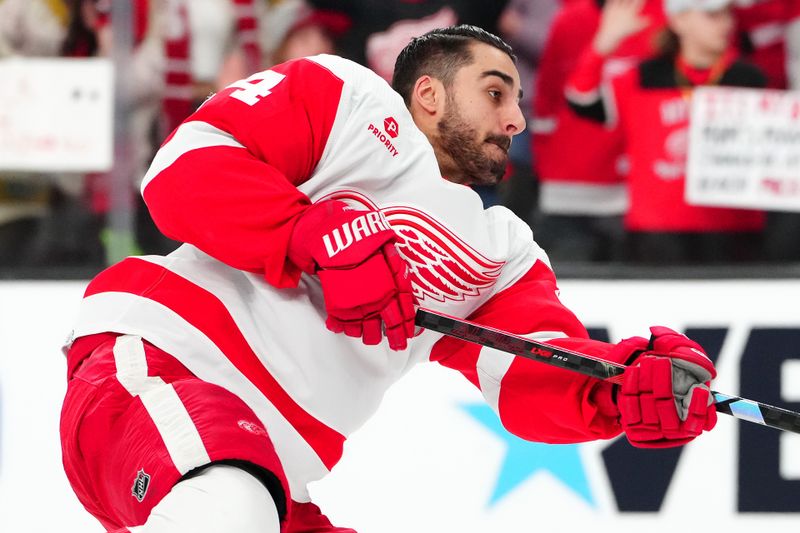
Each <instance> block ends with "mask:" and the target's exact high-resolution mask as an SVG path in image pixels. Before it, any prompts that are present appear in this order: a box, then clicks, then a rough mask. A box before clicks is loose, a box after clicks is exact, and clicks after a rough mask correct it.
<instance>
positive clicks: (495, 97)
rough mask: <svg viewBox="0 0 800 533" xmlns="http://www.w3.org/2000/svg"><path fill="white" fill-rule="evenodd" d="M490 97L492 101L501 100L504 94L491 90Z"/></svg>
mask: <svg viewBox="0 0 800 533" xmlns="http://www.w3.org/2000/svg"><path fill="white" fill-rule="evenodd" d="M489 96H490V97H491V98H492V100H499V99H500V98H501V97H502V96H503V93H502V92H500V91H498V90H495V89H491V90H490V91H489Z"/></svg>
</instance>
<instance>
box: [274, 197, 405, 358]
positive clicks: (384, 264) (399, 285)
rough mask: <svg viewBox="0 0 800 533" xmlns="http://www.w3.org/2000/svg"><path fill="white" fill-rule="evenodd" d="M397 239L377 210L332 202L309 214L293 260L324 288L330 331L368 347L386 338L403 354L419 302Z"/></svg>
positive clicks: (298, 230)
mask: <svg viewBox="0 0 800 533" xmlns="http://www.w3.org/2000/svg"><path fill="white" fill-rule="evenodd" d="M396 240H397V234H396V233H395V232H394V231H393V230H392V229H391V228H390V227H389V225H388V224H387V223H386V221H385V220H384V219H383V217H381V216H380V214H379V213H378V212H376V211H359V210H354V209H351V208H350V207H349V206H347V204H345V203H344V202H340V201H336V200H328V201H324V202H320V203H318V204H315V205H313V206H311V207H310V208H309V209H308V210H307V211H306V212H305V213H303V214H302V215H301V216H300V218H299V220H298V221H297V224H296V225H295V228H294V230H293V232H292V237H291V240H290V242H289V260H290V261H292V262H293V263H294V264H295V265H297V266H298V267H299V268H300V269H301V270H302V271H303V272H306V273H308V274H316V275H317V276H319V279H320V282H321V284H322V292H323V295H324V297H325V309H326V311H327V312H328V318H327V320H326V322H325V324H326V326H327V328H328V329H329V330H331V331H333V332H335V333H344V334H345V335H348V336H350V337H361V339H362V340H363V342H364V344H369V345H373V344H378V343H380V342H381V339H382V338H383V335H384V334H385V335H386V338H387V339H388V341H389V346H390V347H391V348H392V349H393V350H403V349H405V348H406V346H407V339H409V338H410V337H412V336H413V335H414V313H415V309H414V298H413V296H412V292H411V282H410V280H409V278H408V272H407V266H406V263H405V261H404V260H403V259H402V258H401V257H400V255H399V254H398V252H397V248H396V247H395V244H394V243H395V241H396Z"/></svg>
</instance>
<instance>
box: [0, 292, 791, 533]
mask: <svg viewBox="0 0 800 533" xmlns="http://www.w3.org/2000/svg"><path fill="white" fill-rule="evenodd" d="M561 289H562V291H561V297H562V299H563V301H564V302H565V303H566V304H567V305H568V306H569V307H571V308H572V309H573V310H575V311H576V313H577V314H578V316H579V317H581V319H582V320H583V321H584V322H585V323H586V324H587V326H589V327H590V328H591V329H592V332H593V333H594V335H595V336H597V337H601V338H602V337H606V336H607V337H608V338H609V339H611V340H618V339H620V338H623V337H629V336H632V335H646V334H647V328H648V326H650V325H653V324H659V325H667V326H671V327H673V328H676V329H679V330H684V331H687V332H689V333H690V334H691V335H692V336H693V337H694V338H697V339H698V340H700V341H701V342H702V343H703V344H704V345H705V346H706V349H707V350H708V352H709V354H710V355H711V357H712V358H715V359H716V364H717V369H718V371H719V377H718V379H717V380H716V381H715V383H714V388H715V389H717V390H719V391H721V392H726V393H731V394H738V393H741V394H742V395H744V396H748V397H751V398H753V399H758V400H762V401H765V402H767V403H773V404H774V403H779V402H790V403H789V404H787V407H789V408H790V409H793V410H798V409H800V403H797V402H800V317H798V315H797V312H796V305H795V302H797V301H800V280H789V281H787V280H770V281H720V282H709V281H694V282H689V281H687V282H680V281H674V282H650V281H565V282H562V283H561ZM82 290H83V284H81V283H53V282H24V283H22V282H20V283H9V282H5V283H0V302H2V306H0V531H2V532H4V533H5V532H8V533H34V532H35V533H39V532H41V533H49V532H52V531H81V532H86V533H92V532H95V533H100V532H101V531H102V530H103V529H102V527H101V526H100V525H99V523H97V522H96V521H95V520H94V519H93V518H92V517H91V516H89V515H88V514H87V513H86V512H85V511H84V510H83V509H82V508H81V506H80V504H79V503H78V502H77V500H76V498H75V496H74V495H73V494H72V492H71V489H70V488H69V485H68V483H67V480H66V478H65V476H64V473H63V470H62V467H61V463H60V453H59V439H58V417H59V409H60V406H61V400H62V397H63V394H64V390H65V382H64V380H65V377H64V374H65V363H64V359H63V357H62V356H61V354H60V353H59V351H58V346H59V345H60V343H61V342H62V341H63V340H64V337H65V336H66V334H67V332H68V331H69V329H70V325H71V323H72V321H73V319H74V316H75V312H76V308H77V304H78V301H79V299H80V296H81V293H82ZM297 334H298V335H302V331H301V326H298V332H297ZM792 402H794V403H792ZM548 408H549V406H547V405H532V406H531V409H542V410H547V409H548ZM311 494H312V497H313V498H314V501H315V502H316V503H318V504H319V505H320V506H321V507H322V509H323V511H324V512H325V513H326V514H327V515H328V516H329V517H330V518H331V519H332V521H333V522H334V524H337V525H339V526H342V527H345V526H346V527H352V528H354V529H355V530H356V531H358V532H359V533H408V532H409V531H414V532H418V533H449V532H458V533H489V532H491V533H502V532H514V533H518V532H522V533H524V532H530V533H534V532H547V533H559V532H564V533H575V532H579V531H592V532H605V531H607V532H609V533H625V532H630V533H642V532H647V533H675V532H676V531H723V532H725V533H751V532H752V531H764V532H766V531H769V532H773V531H796V530H797V529H798V527H800V436H798V435H795V434H788V433H781V432H779V431H776V430H772V429H769V428H763V427H761V426H757V425H754V424H749V423H744V422H738V421H736V420H734V419H733V418H730V417H727V416H724V415H720V420H719V423H718V424H717V427H716V429H714V431H712V432H711V433H709V434H707V435H704V436H703V437H701V438H699V439H698V440H697V441H695V442H694V443H692V444H691V445H689V446H686V447H684V448H678V449H671V450H666V451H654V450H636V449H634V448H631V447H630V446H629V445H627V443H626V442H625V440H624V438H620V439H616V440H613V441H601V442H592V443H586V444H579V445H560V446H551V445H543V444H536V443H528V442H523V441H521V440H520V439H517V438H515V437H513V436H511V435H509V434H508V433H506V432H505V431H504V430H503V429H502V428H501V427H500V425H499V423H498V421H497V418H496V417H495V416H494V414H493V413H492V411H491V410H490V409H489V408H488V407H487V406H486V405H485V404H484V403H483V401H482V399H481V396H480V394H479V393H478V392H477V390H476V389H475V388H474V387H473V386H472V385H471V384H470V383H468V382H467V380H465V379H464V378H463V377H461V376H460V375H458V374H456V373H454V372H452V371H450V370H448V369H445V368H442V367H440V366H438V365H435V364H426V365H420V366H418V367H417V368H415V369H414V370H412V371H411V373H410V374H409V375H408V376H406V378H405V379H403V380H402V381H401V382H400V383H398V384H397V385H396V386H395V387H393V388H392V389H391V390H390V391H389V393H388V394H387V395H386V398H385V401H384V403H383V405H382V406H381V409H380V410H379V412H378V413H377V415H376V416H375V417H374V418H373V419H372V420H371V421H370V422H368V423H367V424H366V425H365V426H364V427H363V428H362V429H361V430H359V431H358V432H356V433H355V434H354V435H353V436H352V437H351V438H350V439H349V440H348V442H347V444H346V445H345V453H344V458H343V459H342V461H341V463H340V464H339V465H337V466H336V467H335V468H334V470H333V472H332V473H331V475H330V476H328V477H327V478H325V479H324V480H322V481H320V482H318V483H316V484H314V485H312V486H311ZM43 510H46V512H43Z"/></svg>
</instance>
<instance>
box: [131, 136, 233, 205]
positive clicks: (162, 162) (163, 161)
mask: <svg viewBox="0 0 800 533" xmlns="http://www.w3.org/2000/svg"><path fill="white" fill-rule="evenodd" d="M212 146H230V147H233V148H242V149H244V146H243V145H242V144H241V143H240V142H239V141H237V140H236V139H234V138H233V135H231V134H230V133H227V132H225V131H222V130H221V129H219V128H216V127H214V126H212V125H211V124H208V123H207V122H201V121H198V120H195V121H191V122H185V123H183V124H181V125H180V126H179V127H178V129H176V130H175V132H174V134H173V135H172V136H171V137H170V138H169V140H168V141H167V142H166V143H164V145H163V146H162V147H161V149H160V150H159V151H158V153H157V154H156V156H155V158H154V159H153V162H152V163H151V165H150V168H149V169H148V171H147V173H146V174H145V175H144V179H143V180H142V187H141V189H142V194H144V190H145V187H147V185H148V184H149V183H150V182H151V181H152V180H153V179H154V178H155V177H156V176H158V175H159V174H160V173H161V172H162V171H164V170H165V169H167V168H169V167H170V166H171V165H172V164H173V163H175V161H177V160H178V158H179V157H181V156H182V155H184V154H186V153H187V152H190V151H192V150H198V149H200V148H209V147H212Z"/></svg>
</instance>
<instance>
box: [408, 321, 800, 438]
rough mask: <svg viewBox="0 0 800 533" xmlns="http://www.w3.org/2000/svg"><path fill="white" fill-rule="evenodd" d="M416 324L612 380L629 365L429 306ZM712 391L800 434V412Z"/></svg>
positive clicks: (758, 418) (726, 404) (721, 400)
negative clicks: (485, 324) (480, 322)
mask: <svg viewBox="0 0 800 533" xmlns="http://www.w3.org/2000/svg"><path fill="white" fill-rule="evenodd" d="M416 324H417V326H420V327H423V328H425V329H429V330H432V331H436V332H438V333H442V334H444V335H448V336H450V337H455V338H457V339H461V340H465V341H468V342H473V343H475V344H480V345H481V346H486V347H489V348H494V349H496V350H500V351H502V352H506V353H510V354H513V355H517V356H519V357H524V358H526V359H532V360H534V361H538V362H540V363H544V364H547V365H551V366H556V367H559V368H563V369H566V370H571V371H573V372H578V373H580V374H583V375H586V376H591V377H593V378H597V379H601V380H604V381H608V382H611V383H616V384H621V383H622V375H623V374H624V372H625V368H626V367H625V365H621V364H619V363H613V362H611V361H604V360H603V359H600V358H597V357H592V356H590V355H586V354H582V353H579V352H575V351H572V350H567V349H565V348H558V347H555V346H551V345H549V344H546V343H543V342H537V341H533V340H530V339H526V338H524V337H520V336H518V335H514V334H512V333H508V332H505V331H501V330H498V329H494V328H490V327H487V326H481V325H479V324H475V323H474V322H470V321H468V320H463V319H460V318H455V317H452V316H448V315H444V314H441V313H437V312H435V311H431V310H429V309H419V310H418V311H417V316H416ZM711 394H712V395H713V396H714V403H715V404H716V408H717V412H719V413H723V414H726V415H730V416H733V417H735V418H738V419H740V420H746V421H747V422H753V423H756V424H761V425H764V426H769V427H772V428H776V429H781V430H784V431H791V432H793V433H800V413H796V412H793V411H789V410H787V409H781V408H780V407H774V406H772V405H767V404H765V403H761V402H756V401H753V400H748V399H746V398H740V397H738V396H731V395H728V394H722V393H720V392H716V391H711Z"/></svg>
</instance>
